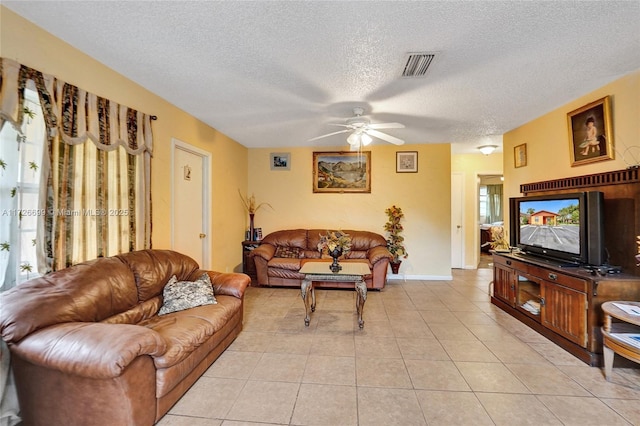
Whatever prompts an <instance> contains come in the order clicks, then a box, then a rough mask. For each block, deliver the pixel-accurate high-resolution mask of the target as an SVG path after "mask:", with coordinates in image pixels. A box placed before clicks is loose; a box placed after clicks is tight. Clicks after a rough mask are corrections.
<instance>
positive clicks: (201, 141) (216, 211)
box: [0, 6, 248, 271]
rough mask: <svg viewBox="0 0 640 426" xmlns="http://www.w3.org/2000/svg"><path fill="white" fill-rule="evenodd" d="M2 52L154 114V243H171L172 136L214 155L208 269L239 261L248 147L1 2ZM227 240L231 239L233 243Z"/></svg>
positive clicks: (232, 265)
mask: <svg viewBox="0 0 640 426" xmlns="http://www.w3.org/2000/svg"><path fill="white" fill-rule="evenodd" d="M0 24H1V25H0V31H1V33H0V43H1V44H0V54H1V55H2V56H3V57H6V58H10V59H14V60H16V61H18V62H19V63H22V64H24V65H28V66H30V67H32V68H35V69H37V70H39V71H42V72H44V73H46V74H52V75H55V76H56V77H58V78H60V79H61V80H63V81H66V82H68V83H70V84H73V85H76V86H78V87H81V88H83V89H85V90H87V91H89V92H92V93H95V94H97V95H99V96H102V97H105V98H109V99H112V100H113V101H115V102H118V103H120V104H123V105H127V106H129V107H131V108H135V109H137V110H140V111H143V112H145V113H147V114H152V115H157V116H158V120H157V121H154V122H153V124H152V128H153V135H154V151H153V160H152V174H151V191H152V203H153V234H152V243H153V247H154V248H170V247H171V232H170V230H171V216H170V212H171V208H170V207H171V190H170V188H171V174H170V173H168V171H169V170H171V149H170V148H171V138H177V139H179V140H181V141H183V142H186V143H189V144H191V145H194V146H196V147H197V148H200V149H202V150H205V151H207V152H210V153H211V155H212V163H213V167H212V169H213V170H212V176H211V182H210V184H211V192H212V199H213V212H212V228H211V229H212V232H211V234H212V236H213V238H212V247H211V251H212V262H211V265H212V269H215V270H221V271H225V270H227V269H228V270H232V269H234V268H235V267H237V265H238V264H240V263H241V248H240V241H241V239H242V236H243V232H244V226H245V223H244V216H245V215H244V211H243V209H242V205H241V203H240V202H239V199H238V190H237V188H246V187H247V151H248V150H247V149H246V148H245V147H243V146H242V145H240V144H238V143H236V142H235V141H233V140H231V139H229V138H228V137H226V136H225V135H223V134H221V133H219V132H218V131H216V130H215V129H213V128H211V127H209V126H207V125H205V124H204V123H202V122H200V121H198V120H197V119H195V118H194V117H193V116H191V115H189V114H187V113H185V112H184V111H182V110H180V109H178V108H177V107H175V106H173V105H171V104H169V103H168V102H166V101H165V100H163V99H162V98H160V97H159V96H157V95H155V94H153V93H151V92H149V91H148V90H145V89H144V88H142V87H141V86H139V85H137V84H136V83H134V82H132V81H131V80H128V79H127V78H125V77H123V76H122V75H120V74H118V73H116V72H115V71H113V70H111V69H110V68H107V67H106V66H104V65H103V64H101V63H99V62H98V61H96V60H95V59H93V58H91V57H90V56H87V55H85V54H84V53H81V52H80V51H78V50H76V49H75V48H73V47H71V46H70V45H68V44H67V43H65V42H63V41H62V40H60V39H58V38H56V37H53V36H52V35H51V34H49V33H47V32H45V31H44V30H42V29H41V28H39V27H36V26H35V25H33V24H31V23H30V22H28V21H26V20H25V19H23V18H22V17H20V16H18V15H16V14H15V13H13V12H12V11H10V10H9V9H6V8H4V7H1V6H0ZM229 242H232V243H231V244H230V243H229Z"/></svg>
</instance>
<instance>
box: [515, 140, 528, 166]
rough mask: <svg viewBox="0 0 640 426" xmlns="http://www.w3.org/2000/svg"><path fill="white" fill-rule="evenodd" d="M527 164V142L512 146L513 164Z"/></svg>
mask: <svg viewBox="0 0 640 426" xmlns="http://www.w3.org/2000/svg"><path fill="white" fill-rule="evenodd" d="M526 165H527V144H526V143H523V144H521V145H517V146H514V147H513V166H514V167H515V168H516V169H517V168H518V167H524V166H526Z"/></svg>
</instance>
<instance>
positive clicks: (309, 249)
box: [250, 229, 393, 289]
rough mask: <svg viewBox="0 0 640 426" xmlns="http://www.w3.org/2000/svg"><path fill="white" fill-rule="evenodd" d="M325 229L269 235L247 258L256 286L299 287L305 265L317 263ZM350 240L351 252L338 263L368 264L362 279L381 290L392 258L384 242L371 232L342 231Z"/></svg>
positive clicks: (331, 284) (332, 284)
mask: <svg viewBox="0 0 640 426" xmlns="http://www.w3.org/2000/svg"><path fill="white" fill-rule="evenodd" d="M327 232H328V231H327V230H326V229H290V230H283V231H276V232H272V233H270V234H268V235H267V236H266V237H264V238H263V239H262V241H261V244H260V245H259V246H258V247H257V248H255V249H254V250H253V251H252V252H251V254H250V256H251V257H252V258H253V259H254V261H255V265H256V275H257V277H258V285H268V286H291V287H300V284H301V283H302V280H303V279H304V275H302V274H300V272H299V271H300V268H301V267H302V265H303V264H304V263H305V262H309V261H318V260H319V259H321V254H320V252H319V251H318V242H319V241H320V236H321V235H326V234H327ZM342 232H344V233H346V234H349V236H350V237H351V250H350V251H349V252H348V253H346V254H345V255H343V259H340V262H367V264H368V265H369V268H370V269H371V274H370V275H367V276H365V282H366V284H367V288H368V289H381V288H383V287H384V286H385V284H386V281H387V267H388V266H389V262H390V261H391V259H393V256H392V255H391V253H390V252H389V250H388V249H387V241H386V240H385V238H384V237H383V236H382V235H380V234H376V233H374V232H369V231H351V230H343V231H342ZM315 286H316V287H353V285H352V284H347V283H336V282H316V283H315Z"/></svg>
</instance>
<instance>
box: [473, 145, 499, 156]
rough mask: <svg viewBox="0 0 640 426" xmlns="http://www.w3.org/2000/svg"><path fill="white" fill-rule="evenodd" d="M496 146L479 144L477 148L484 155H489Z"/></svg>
mask: <svg viewBox="0 0 640 426" xmlns="http://www.w3.org/2000/svg"><path fill="white" fill-rule="evenodd" d="M497 147H498V145H482V146H479V147H478V149H479V150H480V152H481V153H483V154H484V155H489V154H491V153H493V151H495V150H496V148H497Z"/></svg>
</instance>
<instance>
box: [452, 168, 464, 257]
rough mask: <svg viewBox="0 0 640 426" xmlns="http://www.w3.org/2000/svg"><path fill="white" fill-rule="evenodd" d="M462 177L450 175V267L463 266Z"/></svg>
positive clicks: (459, 174) (458, 174)
mask: <svg viewBox="0 0 640 426" xmlns="http://www.w3.org/2000/svg"><path fill="white" fill-rule="evenodd" d="M463 206H464V176H463V174H462V173H452V174H451V267H452V268H462V267H463V265H464V228H463V226H462V225H463V220H464V215H463V211H464V209H463Z"/></svg>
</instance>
